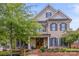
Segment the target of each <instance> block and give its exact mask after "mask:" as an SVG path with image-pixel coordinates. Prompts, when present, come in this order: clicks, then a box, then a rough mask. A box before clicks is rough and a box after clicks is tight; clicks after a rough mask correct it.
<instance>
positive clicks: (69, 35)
mask: <svg viewBox="0 0 79 59" xmlns="http://www.w3.org/2000/svg"><path fill="white" fill-rule="evenodd" d="M78 38H79V33H78V32H77V31H67V32H66V33H65V34H64V35H63V37H62V39H63V40H64V41H63V42H64V43H66V44H68V47H70V48H71V44H72V43H74V42H75V41H76V40H78Z"/></svg>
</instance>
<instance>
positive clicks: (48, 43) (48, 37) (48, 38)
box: [48, 37, 49, 49]
mask: <svg viewBox="0 0 79 59" xmlns="http://www.w3.org/2000/svg"><path fill="white" fill-rule="evenodd" d="M48 49H49V37H48Z"/></svg>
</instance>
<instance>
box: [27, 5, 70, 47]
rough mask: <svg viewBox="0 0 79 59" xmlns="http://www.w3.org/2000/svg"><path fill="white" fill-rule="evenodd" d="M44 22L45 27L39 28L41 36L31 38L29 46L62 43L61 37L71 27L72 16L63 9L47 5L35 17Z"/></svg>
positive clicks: (57, 44)
mask: <svg viewBox="0 0 79 59" xmlns="http://www.w3.org/2000/svg"><path fill="white" fill-rule="evenodd" d="M34 19H35V20H36V21H37V22H39V23H40V24H42V26H43V29H39V30H38V32H40V33H41V35H40V36H36V37H33V38H31V39H32V41H31V42H30V43H29V44H28V48H29V49H31V47H34V48H40V47H42V46H43V47H47V48H55V47H60V46H61V45H62V42H61V37H62V35H63V33H65V31H68V30H69V29H70V22H71V18H70V17H68V16H67V15H65V14H64V13H63V12H62V11H61V10H56V9H54V8H53V7H52V6H50V5H47V6H46V7H45V8H44V9H43V10H42V11H41V12H40V13H39V14H37V15H36V16H35V18H34Z"/></svg>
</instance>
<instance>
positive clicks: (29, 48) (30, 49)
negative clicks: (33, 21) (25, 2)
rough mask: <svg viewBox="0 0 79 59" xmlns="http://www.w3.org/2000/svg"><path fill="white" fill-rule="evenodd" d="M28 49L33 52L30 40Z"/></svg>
mask: <svg viewBox="0 0 79 59" xmlns="http://www.w3.org/2000/svg"><path fill="white" fill-rule="evenodd" d="M28 49H29V50H31V42H30V39H29V40H28Z"/></svg>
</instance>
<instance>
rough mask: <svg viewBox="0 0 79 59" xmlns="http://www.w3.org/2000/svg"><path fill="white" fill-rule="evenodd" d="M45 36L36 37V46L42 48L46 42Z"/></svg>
mask: <svg viewBox="0 0 79 59" xmlns="http://www.w3.org/2000/svg"><path fill="white" fill-rule="evenodd" d="M43 43H44V38H36V48H41V47H42V46H43V45H44V44H43Z"/></svg>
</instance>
